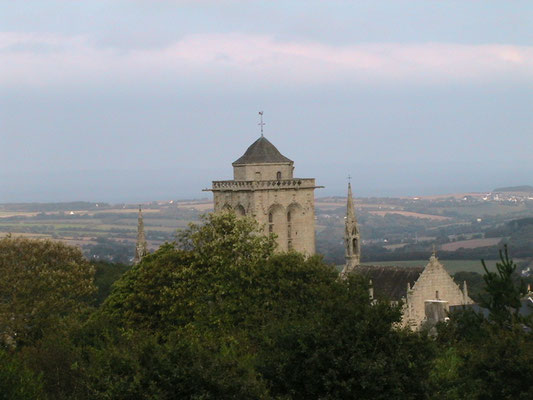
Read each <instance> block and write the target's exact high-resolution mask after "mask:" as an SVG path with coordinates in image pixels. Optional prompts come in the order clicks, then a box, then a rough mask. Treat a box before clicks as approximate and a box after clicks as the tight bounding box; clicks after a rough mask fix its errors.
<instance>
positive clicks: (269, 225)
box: [214, 179, 315, 255]
mask: <svg viewBox="0 0 533 400" xmlns="http://www.w3.org/2000/svg"><path fill="white" fill-rule="evenodd" d="M305 181H310V182H309V185H305V186H302V185H299V186H298V185H293V184H292V183H290V182H286V183H287V184H286V185H282V184H280V185H279V186H278V185H273V186H270V187H268V186H267V187H261V186H260V185H259V184H260V182H255V183H256V185H254V186H253V187H252V188H249V187H248V186H244V187H242V188H241V189H240V190H239V186H238V182H235V187H234V189H233V190H216V191H214V202H215V212H219V211H222V210H224V209H232V210H234V211H235V212H236V213H237V214H239V215H247V216H251V217H253V218H255V219H256V220H257V221H258V222H259V224H260V225H262V226H263V227H264V230H265V233H269V232H272V233H275V234H276V235H277V243H278V251H287V250H289V248H290V247H291V248H292V249H294V250H295V251H298V252H301V253H304V254H308V255H311V254H314V253H315V205H314V188H315V185H314V180H312V179H307V180H305ZM228 189H229V188H228Z"/></svg>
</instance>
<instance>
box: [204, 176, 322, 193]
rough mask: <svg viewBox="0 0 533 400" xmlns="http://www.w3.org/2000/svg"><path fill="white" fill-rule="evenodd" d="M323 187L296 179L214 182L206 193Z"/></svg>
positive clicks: (309, 180) (310, 179) (310, 181)
mask: <svg viewBox="0 0 533 400" xmlns="http://www.w3.org/2000/svg"><path fill="white" fill-rule="evenodd" d="M322 187H323V186H316V185H315V179H314V178H294V179H280V180H277V179H274V180H264V181H235V180H227V181H213V187H212V188H211V189H204V191H213V192H214V191H225V190H272V189H274V190H275V189H300V188H301V189H318V188H322Z"/></svg>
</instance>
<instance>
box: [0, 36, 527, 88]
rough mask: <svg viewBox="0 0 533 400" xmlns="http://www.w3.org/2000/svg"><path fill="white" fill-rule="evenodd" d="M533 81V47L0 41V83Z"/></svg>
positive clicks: (247, 40) (233, 39)
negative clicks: (117, 44) (123, 45)
mask: <svg viewBox="0 0 533 400" xmlns="http://www.w3.org/2000/svg"><path fill="white" fill-rule="evenodd" d="M494 81H500V82H519V83H524V84H531V83H533V47H532V46H515V45H500V44H485V45H465V44H454V43H422V44H405V43H363V44H353V45H346V46H334V45H329V44H324V43H318V42H298V41H280V40H276V39H275V38H274V37H272V36H267V35H245V34H237V33H234V34H196V35H188V36H184V37H183V38H181V39H180V40H178V41H176V42H174V43H171V44H170V45H166V46H164V47H154V48H149V49H146V48H143V49H128V50H124V49H120V48H115V47H110V46H103V45H101V44H99V43H98V42H97V41H95V40H93V39H92V38H91V37H88V36H62V35H55V34H49V35H43V34H36V33H11V32H5V33H0V85H1V86H4V87H9V86H14V87H17V86H21V85H24V86H57V85H60V86H61V85H95V84H105V83H109V82H118V83H123V84H127V85H132V84H133V85H139V84H143V83H147V84H152V83H161V84H169V83H170V84H202V85H203V84H220V85H241V86H244V85H248V84H251V83H254V84H255V85H261V84H262V85H265V86H272V85H287V84H293V85H304V86H309V85H316V84H347V83H348V84H350V83H363V84H365V83H366V84H379V83H387V84H395V83H399V84H402V83H408V84H439V83H447V82H475V83H485V82H487V83H488V82H494Z"/></svg>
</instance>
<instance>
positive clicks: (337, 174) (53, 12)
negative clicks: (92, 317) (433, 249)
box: [0, 0, 533, 203]
mask: <svg viewBox="0 0 533 400" xmlns="http://www.w3.org/2000/svg"><path fill="white" fill-rule="evenodd" d="M532 21H533V2H531V1H530V0H527V1H520V0H515V1H508V0H502V1H491V0H483V1H481V0H478V1H476V0H468V1H467V0H459V1H455V0H448V1H443V0H438V1H437V0H421V1H416V0H411V1H404V0H380V1H375V0H368V1H359V0H350V1H348V0H346V1H336V0H327V1H326V0H323V1H315V0H305V1H296V0H294V1H292V0H285V1H272V0H271V1H254V0H240V1H239V0H234V1H232V0H216V1H210V0H195V1H193V0H190V1H186V0H181V1H180V0H173V1H172V0H167V1H165V0H159V1H158V0H151V1H148V0H128V1H122V0H108V1H99V0H90V1H82V0H79V1H67V0H64V1H47V0H40V1H32V0H26V1H19V2H14V1H8V0H3V1H0V157H1V161H2V164H3V168H2V169H0V182H1V187H0V202H55V201H74V200H86V201H106V202H117V203H118V202H140V201H143V202H144V201H152V200H167V199H186V198H202V197H210V194H209V193H207V192H202V189H204V188H208V187H209V186H210V184H211V181H212V180H223V179H231V178H232V167H231V163H232V162H233V161H234V160H236V159H237V158H239V157H240V156H241V155H242V154H243V153H244V152H245V150H246V148H247V147H248V146H249V145H250V144H251V143H252V142H253V141H255V140H256V139H257V138H258V137H259V135H260V131H259V126H258V122H259V120H258V111H261V110H262V111H264V119H265V123H266V125H265V128H264V129H265V137H267V138H268V139H269V140H270V141H271V142H272V143H273V144H274V145H276V147H277V148H278V149H279V150H280V151H281V152H282V153H283V154H284V155H285V156H287V157H289V158H290V159H292V160H294V163H295V174H296V175H297V176H299V177H303V178H306V177H315V178H316V179H317V183H318V184H320V185H323V186H325V188H324V189H320V191H317V193H316V196H319V197H320V196H329V195H344V194H345V192H346V184H347V179H346V177H347V176H348V175H351V176H352V186H353V189H354V194H355V195H356V196H361V197H362V196H364V197H366V196H408V195H413V196H414V195H430V194H444V193H456V192H470V191H472V192H474V191H476V192H483V191H490V190H492V189H493V188H495V187H498V186H510V185H525V184H530V185H531V184H533V22H532Z"/></svg>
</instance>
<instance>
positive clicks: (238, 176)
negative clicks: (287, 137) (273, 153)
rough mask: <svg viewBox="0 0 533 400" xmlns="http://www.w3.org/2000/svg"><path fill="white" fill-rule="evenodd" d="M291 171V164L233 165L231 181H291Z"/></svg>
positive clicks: (292, 168)
mask: <svg viewBox="0 0 533 400" xmlns="http://www.w3.org/2000/svg"><path fill="white" fill-rule="evenodd" d="M293 170H294V167H293V165H292V163H279V164H246V165H235V166H233V179H235V180H236V181H262V180H281V179H292V174H293Z"/></svg>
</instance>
